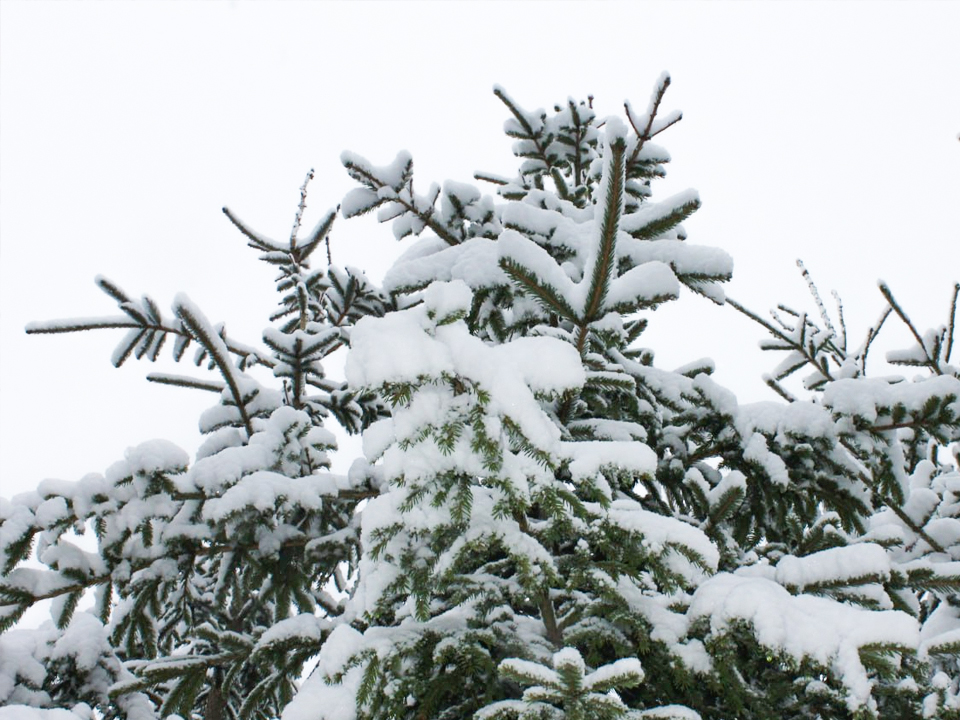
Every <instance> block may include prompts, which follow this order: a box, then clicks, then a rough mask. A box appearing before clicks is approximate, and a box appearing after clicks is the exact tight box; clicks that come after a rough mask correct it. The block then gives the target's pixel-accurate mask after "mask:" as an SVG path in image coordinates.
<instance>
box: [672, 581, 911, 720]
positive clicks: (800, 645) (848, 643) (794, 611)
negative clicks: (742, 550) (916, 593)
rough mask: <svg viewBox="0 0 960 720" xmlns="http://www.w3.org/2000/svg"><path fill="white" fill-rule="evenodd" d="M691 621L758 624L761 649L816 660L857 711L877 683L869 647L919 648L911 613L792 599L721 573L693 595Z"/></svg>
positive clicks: (719, 625) (766, 585)
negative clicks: (870, 672) (869, 667)
mask: <svg viewBox="0 0 960 720" xmlns="http://www.w3.org/2000/svg"><path fill="white" fill-rule="evenodd" d="M688 617H689V619H690V621H691V622H693V621H695V620H696V619H698V618H701V617H706V618H709V620H710V628H711V630H712V631H713V632H717V633H723V632H724V631H725V630H726V629H727V627H728V626H729V624H730V623H731V622H734V621H736V620H743V621H746V622H749V623H751V624H752V625H753V627H754V631H755V634H756V638H757V640H758V641H759V643H760V644H761V645H763V646H764V647H766V648H769V649H770V650H773V651H775V652H778V653H780V652H782V653H784V654H786V655H789V656H791V657H792V658H794V659H795V660H797V661H800V660H801V659H803V658H811V659H813V660H815V661H816V662H818V663H819V664H821V665H822V666H824V667H827V668H830V669H831V670H833V671H834V672H835V673H836V674H837V676H838V678H839V679H840V681H841V682H842V683H843V684H844V686H845V687H846V688H847V691H848V696H847V703H848V706H849V707H850V709H851V710H854V709H856V708H858V707H861V706H862V705H864V704H866V703H867V702H868V700H869V697H870V691H871V687H872V683H871V681H870V679H869V678H868V677H867V672H866V670H865V668H864V667H863V664H862V663H861V661H860V655H859V649H860V648H861V647H863V646H865V645H875V644H876V645H890V646H896V647H904V648H912V649H916V648H917V647H918V645H919V642H920V633H919V628H918V627H917V623H916V620H914V619H913V618H912V617H910V616H909V615H907V614H906V613H902V612H898V611H893V610H887V611H871V610H864V609H861V608H857V607H854V606H851V605H845V604H843V603H838V602H836V601H835V600H832V599H827V598H822V597H816V596H813V595H791V594H790V593H789V592H788V591H787V590H786V589H784V588H783V586H781V585H780V584H778V583H776V582H773V581H772V580H768V579H766V578H761V577H744V576H741V575H731V574H729V573H720V574H718V575H716V576H714V577H712V578H710V579H709V580H707V581H706V582H705V583H703V585H701V586H700V587H699V588H698V589H697V591H696V592H695V593H694V594H693V598H692V601H691V603H690V609H689V612H688Z"/></svg>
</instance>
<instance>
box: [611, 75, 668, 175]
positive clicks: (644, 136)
mask: <svg viewBox="0 0 960 720" xmlns="http://www.w3.org/2000/svg"><path fill="white" fill-rule="evenodd" d="M668 87H670V76H669V75H668V74H667V73H663V75H661V76H660V79H659V81H658V82H657V86H656V87H655V88H654V91H653V96H652V97H651V98H650V105H649V107H648V108H647V112H646V118H645V119H644V120H640V119H638V118H636V117H635V116H634V113H633V108H631V106H630V103H629V102H625V103H624V104H623V109H624V111H625V112H626V115H627V120H628V121H629V122H630V127H632V128H633V131H634V132H635V133H636V134H637V146H636V147H635V148H634V149H633V152H632V153H631V154H630V159H629V160H628V161H627V165H633V163H635V162H636V161H637V158H638V157H639V156H640V151H641V150H643V146H644V145H645V144H646V142H647V141H648V140H650V139H651V138H654V137H656V136H657V135H659V134H660V133H662V132H663V131H664V130H666V129H667V128H668V127H670V126H671V125H675V124H676V123H678V122H680V120H682V119H683V115H682V114H681V113H676V114H675V115H673V116H672V117H671V118H669V120H668V121H667V122H666V123H664V124H663V125H662V126H661V127H658V128H657V129H656V131H654V127H653V121H654V120H655V119H656V117H657V112H658V111H659V109H660V103H661V102H662V101H663V96H664V95H665V94H666V92H667V88H668ZM638 125H643V130H640V128H639V127H638Z"/></svg>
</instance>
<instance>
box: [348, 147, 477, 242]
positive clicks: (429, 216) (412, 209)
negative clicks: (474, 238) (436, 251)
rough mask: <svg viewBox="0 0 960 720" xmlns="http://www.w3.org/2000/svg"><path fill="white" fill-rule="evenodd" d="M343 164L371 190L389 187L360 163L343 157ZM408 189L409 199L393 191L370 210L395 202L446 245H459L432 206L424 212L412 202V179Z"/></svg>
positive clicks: (455, 237)
mask: <svg viewBox="0 0 960 720" xmlns="http://www.w3.org/2000/svg"><path fill="white" fill-rule="evenodd" d="M343 165H344V167H345V168H347V171H348V172H349V173H350V175H351V176H352V177H354V178H355V179H358V180H360V181H361V182H363V183H364V184H365V185H367V186H368V187H370V189H371V190H374V191H380V190H382V189H384V188H389V187H390V186H389V185H387V184H386V183H384V182H383V181H382V180H380V179H379V178H378V177H376V176H375V175H373V174H371V173H370V172H368V171H367V170H366V169H365V168H364V167H362V166H361V165H358V164H357V163H355V162H353V161H352V160H351V159H349V158H344V159H343ZM391 189H392V188H391ZM408 189H409V191H410V199H409V200H407V199H405V198H404V197H403V195H402V194H401V193H398V192H394V193H392V194H391V196H390V197H389V199H380V200H379V201H378V202H377V203H376V204H375V205H373V206H371V208H370V209H371V210H372V209H373V208H374V207H377V206H379V205H382V204H383V203H385V202H393V203H397V204H398V205H400V206H401V207H402V208H403V210H404V211H405V212H408V213H412V214H413V215H415V216H416V217H417V219H418V220H419V221H420V222H422V223H423V224H424V225H425V226H426V227H428V228H430V229H431V230H433V232H434V233H436V235H437V237H439V238H440V239H441V240H443V241H444V242H445V243H447V245H459V244H460V242H461V240H460V238H458V237H457V236H456V235H454V234H453V233H451V232H450V230H449V229H448V228H447V227H445V226H444V225H443V223H441V222H439V221H438V220H437V219H436V218H435V217H434V212H433V208H432V207H431V208H430V210H428V211H426V212H422V211H421V210H420V209H419V208H417V206H416V204H415V203H414V196H413V182H412V180H411V181H410V182H409V184H408Z"/></svg>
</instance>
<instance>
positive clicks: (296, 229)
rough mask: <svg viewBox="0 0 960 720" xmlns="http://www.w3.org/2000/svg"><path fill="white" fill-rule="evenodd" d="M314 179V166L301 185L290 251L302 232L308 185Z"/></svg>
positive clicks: (291, 232)
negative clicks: (301, 224)
mask: <svg viewBox="0 0 960 720" xmlns="http://www.w3.org/2000/svg"><path fill="white" fill-rule="evenodd" d="M311 180H313V168H310V171H309V172H308V173H307V176H306V177H305V178H304V179H303V185H301V186H300V202H299V203H298V204H297V213H296V215H294V217H293V229H292V230H291V231H290V251H291V252H292V251H293V250H294V249H295V248H296V247H297V234H298V233H299V232H300V223H301V222H302V221H303V211H304V210H306V209H307V185H309V184H310V181H311Z"/></svg>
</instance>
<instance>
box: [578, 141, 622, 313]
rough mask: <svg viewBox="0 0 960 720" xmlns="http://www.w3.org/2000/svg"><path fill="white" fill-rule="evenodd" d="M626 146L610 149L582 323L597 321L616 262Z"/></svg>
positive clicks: (612, 144) (616, 144)
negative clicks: (600, 215) (594, 254)
mask: <svg viewBox="0 0 960 720" xmlns="http://www.w3.org/2000/svg"><path fill="white" fill-rule="evenodd" d="M625 152H626V142H625V141H624V140H623V138H618V139H617V140H616V141H614V142H613V143H611V145H610V154H611V158H610V163H609V165H607V168H606V170H607V176H606V177H605V178H604V180H605V181H606V182H605V184H604V187H605V188H606V190H607V193H606V197H604V198H603V199H602V202H603V217H602V219H601V221H600V227H599V238H598V242H597V255H596V259H595V260H594V266H593V274H592V276H591V278H590V287H589V289H588V290H587V302H586V306H585V308H584V312H583V323H584V324H586V323H589V322H593V321H594V320H597V319H599V313H600V311H601V309H602V308H603V300H604V298H605V297H606V296H607V290H608V289H609V286H610V279H611V275H612V274H613V273H614V271H615V266H616V261H617V231H618V230H619V229H620V216H621V214H622V213H623V183H624V165H623V156H624V153H625Z"/></svg>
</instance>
